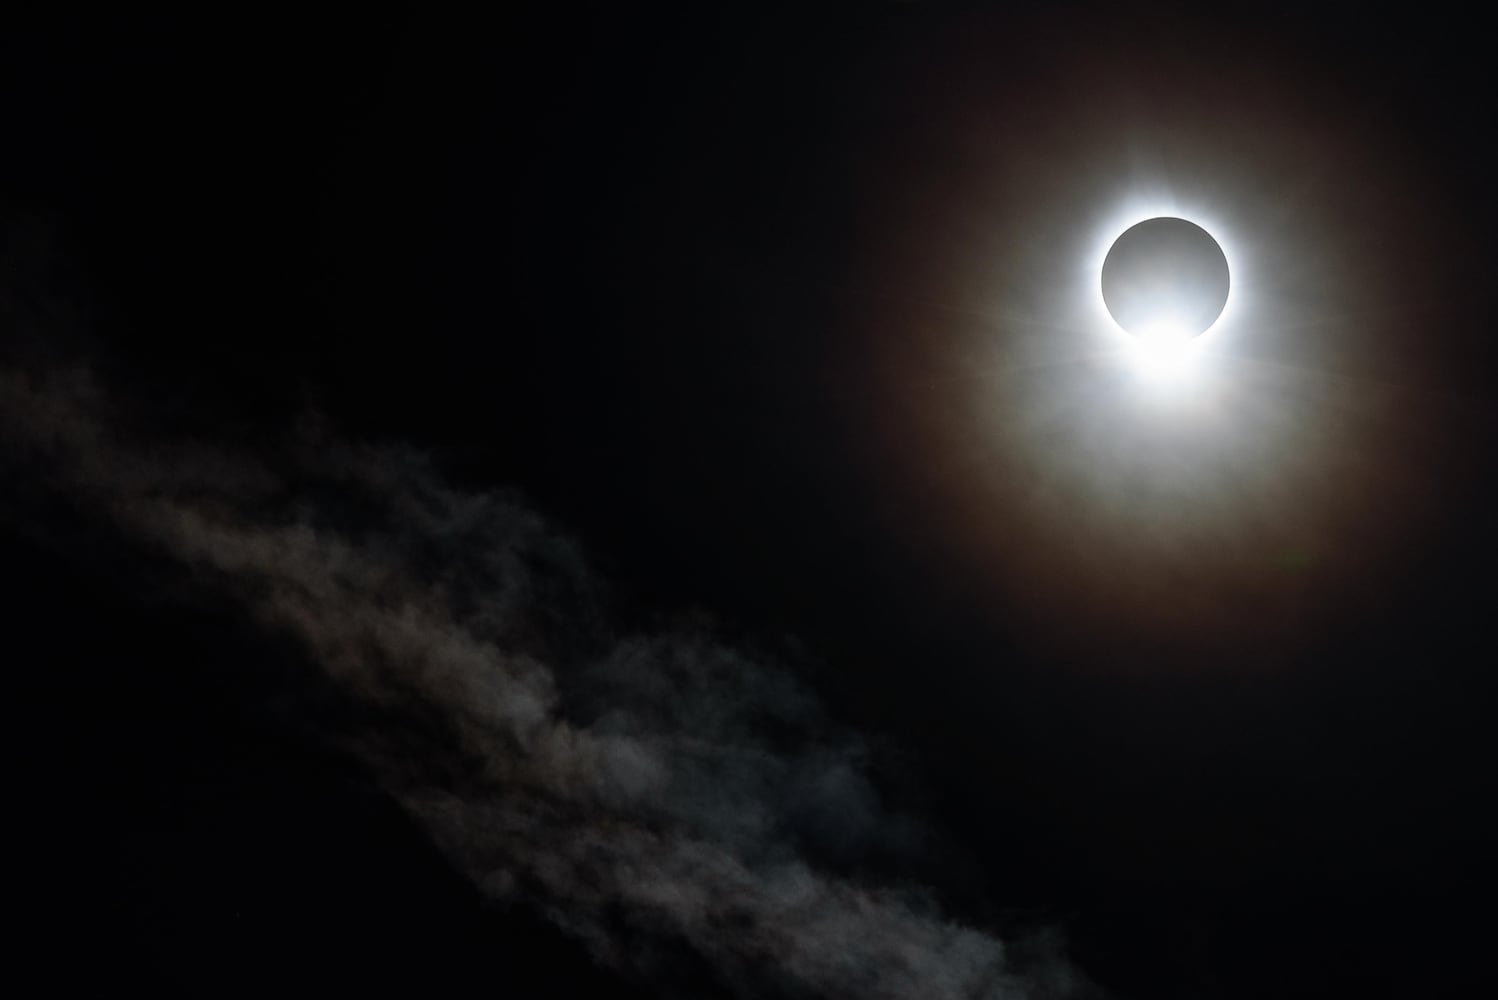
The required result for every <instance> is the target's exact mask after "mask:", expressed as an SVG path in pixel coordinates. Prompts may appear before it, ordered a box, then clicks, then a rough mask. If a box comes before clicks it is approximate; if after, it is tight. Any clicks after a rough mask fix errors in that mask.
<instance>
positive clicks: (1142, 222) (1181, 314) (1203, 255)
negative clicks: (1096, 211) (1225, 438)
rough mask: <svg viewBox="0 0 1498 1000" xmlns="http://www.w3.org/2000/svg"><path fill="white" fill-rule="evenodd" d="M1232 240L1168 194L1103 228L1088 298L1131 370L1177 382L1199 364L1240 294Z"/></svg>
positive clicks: (1140, 204) (1091, 265) (1093, 259)
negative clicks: (1170, 198) (1166, 196)
mask: <svg viewBox="0 0 1498 1000" xmlns="http://www.w3.org/2000/svg"><path fill="white" fill-rule="evenodd" d="M1232 243H1233V240H1232V237H1231V234H1230V233H1228V232H1227V231H1226V227H1225V226H1223V225H1221V223H1219V222H1217V221H1216V220H1214V219H1212V218H1211V216H1210V214H1209V213H1204V212H1201V211H1196V210H1192V209H1191V208H1190V207H1187V206H1181V205H1178V204H1176V203H1174V202H1173V201H1170V200H1167V199H1157V200H1154V201H1152V202H1145V201H1143V200H1139V201H1136V202H1135V203H1134V204H1131V205H1130V206H1128V208H1127V209H1126V210H1125V211H1121V212H1118V213H1114V214H1113V215H1112V217H1110V218H1109V219H1107V220H1106V221H1105V222H1104V223H1103V224H1102V225H1101V226H1100V227H1099V229H1098V232H1097V236H1096V240H1095V243H1094V246H1093V249H1092V253H1091V254H1090V261H1089V266H1088V267H1087V276H1088V282H1089V284H1090V286H1091V288H1090V289H1089V297H1090V298H1091V300H1092V302H1093V304H1094V308H1095V314H1096V322H1097V325H1098V327H1099V328H1100V329H1101V330H1104V331H1106V336H1108V338H1109V339H1111V340H1112V341H1113V342H1114V344H1115V346H1116V347H1117V348H1118V349H1119V353H1120V355H1121V356H1122V357H1124V358H1126V359H1127V360H1128V361H1129V363H1130V366H1131V367H1132V368H1133V369H1135V370H1136V371H1139V372H1141V373H1143V374H1146V375H1149V376H1151V377H1152V378H1158V377H1161V376H1169V377H1170V378H1171V379H1173V380H1174V379H1178V378H1179V377H1180V376H1181V375H1183V374H1185V373H1187V372H1190V371H1193V370H1195V369H1196V368H1198V367H1199V364H1200V356H1201V355H1202V353H1203V351H1204V348H1205V347H1206V345H1207V344H1208V343H1209V342H1210V341H1212V340H1214V339H1216V338H1217V337H1218V336H1219V335H1220V334H1221V332H1222V331H1223V329H1225V328H1226V327H1227V326H1229V324H1230V321H1231V319H1232V318H1233V313H1234V309H1233V305H1234V300H1235V299H1236V298H1239V297H1240V295H1239V293H1238V287H1237V286H1238V285H1239V284H1240V280H1241V275H1240V274H1239V273H1237V269H1236V268H1235V266H1234V265H1235V260H1234V258H1235V256H1236V255H1235V254H1234V253H1233V252H1232V250H1231V249H1230V248H1231V246H1232Z"/></svg>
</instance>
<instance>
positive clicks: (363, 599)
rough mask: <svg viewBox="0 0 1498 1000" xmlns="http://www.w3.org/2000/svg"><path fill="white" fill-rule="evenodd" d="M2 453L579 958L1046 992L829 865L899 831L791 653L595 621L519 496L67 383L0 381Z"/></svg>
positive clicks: (916, 907) (942, 921)
mask: <svg viewBox="0 0 1498 1000" xmlns="http://www.w3.org/2000/svg"><path fill="white" fill-rule="evenodd" d="M0 419H3V426H4V427H5V428H6V430H5V432H4V433H5V436H6V438H7V439H8V440H7V442H6V443H7V450H8V451H9V452H10V455H11V460H12V461H16V462H20V463H23V464H24V465H25V467H26V468H27V469H28V470H29V475H30V476H31V477H32V481H33V483H34V484H36V486H37V488H40V489H43V490H47V491H52V492H54V493H55V494H57V495H58V496H65V497H68V498H70V499H71V500H72V502H74V503H77V504H80V505H83V506H85V507H87V508H89V509H91V510H93V511H95V512H97V513H101V514H103V515H104V516H106V517H108V518H109V519H111V520H112V522H113V523H114V524H116V525H117V526H118V528H119V529H121V530H122V531H124V532H126V533H127V534H129V535H130V536H132V537H135V538H137V539H142V540H146V541H148V542H149V543H151V544H153V545H155V546H157V547H159V548H160V549H161V550H162V551H164V552H166V553H169V554H170V555H171V556H173V557H174V558H175V559H176V560H178V561H180V563H181V564H182V565H183V566H184V567H185V568H186V569H187V570H189V571H190V572H191V573H192V574H193V577H192V578H193V579H194V580H195V581H196V583H197V585H199V586H208V587H212V588H215V589H216V590H217V591H219V592H221V593H223V594H226V595H228V596H230V597H232V598H233V599H235V600H237V601H239V602H242V603H243V605H244V606H245V607H246V609H247V610H248V611H249V612H250V613H251V614H253V615H254V616H255V617H256V618H257V619H258V620H259V621H261V622H262V623H263V624H264V625H265V626H266V627H267V628H268V629H273V630H276V631H277V632H280V633H284V634H289V635H291V636H294V637H295V638H296V639H297V640H299V642H300V643H301V644H302V645H303V646H304V647H305V650H306V652H307V654H308V659H309V660H310V661H311V662H313V663H315V664H316V665H317V666H318V667H319V668H320V669H321V670H322V671H323V672H324V673H325V674H326V675H327V677H329V678H331V679H332V680H333V681H335V682H336V684H337V686H338V689H339V690H340V691H342V692H343V693H344V696H345V698H346V699H347V701H348V702H349V704H350V705H351V706H353V707H355V708H356V709H357V711H356V712H355V713H354V714H355V715H356V716H358V717H360V718H364V719H367V720H368V724H365V725H359V726H356V727H354V728H353V729H351V730H350V731H349V732H348V733H344V734H342V735H343V737H344V738H345V739H346V741H347V742H348V743H349V745H350V746H352V747H353V748H355V749H356V751H357V752H358V753H359V754H360V755H361V757H362V758H363V759H364V760H365V762H366V763H367V764H368V765H369V766H370V767H371V768H372V769H373V770H374V771H375V773H376V774H377V775H378V777H379V778H380V780H381V781H382V783H383V784H384V785H385V787H386V788H387V789H388V790H389V792H390V794H391V795H393V796H394V797H396V798H397V799H398V800H399V801H400V802H401V803H403V805H404V806H405V807H406V808H407V809H408V810H409V811H410V812H411V813H412V814H413V815H414V816H415V817H416V818H417V819H418V820H419V822H420V823H421V824H422V825H423V826H424V828H425V829H426V830H427V832H428V833H429V835H430V836H431V838H432V839H433V841H434V842H435V843H436V844H437V845H438V846H439V847H440V849H441V850H442V851H443V852H444V853H445V854H446V855H447V856H448V857H449V858H450V859H451V860H452V862H453V863H454V864H455V865H456V866H458V867H459V868H461V869H462V870H463V871H464V872H465V873H467V874H468V876H469V877H471V878H472V879H473V880H474V882H475V883H477V884H478V885H479V886H481V887H482V888H483V890H484V891H485V892H486V893H488V894H490V895H491V896H493V897H495V898H497V899H509V900H524V901H526V902H528V903H530V904H532V905H534V906H536V907H538V908H539V909H540V910H541V911H542V912H544V913H546V914H547V915H548V916H549V917H550V918H551V919H552V920H554V921H555V922H556V923H557V924H559V925H560V926H562V927H564V928H565V929H567V930H568V931H570V932H571V933H573V934H575V935H577V936H578V937H579V938H581V939H583V940H585V941H586V942H587V943H588V945H589V946H590V948H591V949H592V950H593V952H594V953H595V955H596V956H597V957H598V958H599V960H600V961H603V962H605V963H609V964H612V965H614V966H617V967H620V968H626V969H629V968H633V969H635V971H637V972H642V971H643V972H648V969H640V968H639V966H640V965H641V963H642V962H646V961H648V960H645V959H642V958H641V955H642V954H645V953H646V951H647V950H642V949H640V948H639V947H638V946H637V945H638V941H639V940H640V938H641V936H642V935H645V936H647V937H650V938H656V939H659V940H661V941H663V942H667V943H669V944H670V945H672V946H676V947H679V946H685V947H689V948H690V949H692V950H694V951H695V952H697V953H698V954H700V955H702V956H704V957H705V958H706V959H708V960H709V961H710V962H711V963H712V964H713V965H714V967H715V968H716V969H717V970H718V971H719V973H720V974H721V976H722V978H723V980H724V982H725V983H727V984H732V985H735V986H737V987H738V988H739V989H741V990H743V991H744V992H745V993H754V992H757V991H763V990H768V991H774V992H783V993H788V994H790V995H798V996H800V995H810V996H824V997H860V998H902V1000H906V998H909V1000H914V998H920V1000H940V998H959V997H960V998H1000V997H1026V998H1029V997H1061V996H1080V995H1084V994H1087V995H1090V990H1091V987H1089V986H1087V985H1086V984H1085V983H1084V982H1083V980H1082V978H1081V977H1080V976H1078V975H1077V974H1076V973H1075V972H1074V971H1073V970H1072V968H1071V967H1070V966H1069V965H1068V964H1067V963H1066V962H1065V961H1063V960H1061V959H1059V958H1050V959H1047V960H1044V961H1041V962H1031V963H1016V962H1015V961H1013V960H1012V957H1011V954H1010V952H1009V950H1008V949H1006V946H1005V944H1004V942H1002V941H1001V940H1000V939H999V938H998V937H997V936H996V935H995V934H993V933H990V932H987V931H985V930H983V929H982V928H979V927H973V926H965V925H964V924H962V923H961V922H959V921H956V920H953V919H950V918H949V917H947V916H945V915H944V914H943V912H942V910H941V908H940V906H939V904H938V903H937V902H936V900H935V898H934V896H933V894H932V893H931V892H929V891H927V890H925V889H923V888H921V887H920V886H919V885H914V884H894V883H889V882H881V881H876V880H874V879H872V878H871V877H868V876H863V875H858V874H856V872H857V871H858V867H857V866H856V865H849V864H841V863H839V861H840V859H843V860H846V859H847V858H850V857H858V856H859V855H860V854H861V853H863V852H869V851H875V852H877V851H886V850H888V849H890V848H891V845H892V844H894V846H896V847H898V845H899V843H901V842H905V841H909V840H910V839H912V838H915V837H917V836H918V833H917V825H916V824H914V823H912V822H911V821H909V820H907V819H905V818H902V817H900V816H898V815H895V814H892V813H891V812H890V811H889V810H888V809H886V807H885V806H884V805H883V804H882V803H881V801H880V797H879V795H878V793H877V791H876V788H875V784H874V782H873V780H872V778H871V775H870V772H869V767H868V765H867V762H866V757H867V752H866V748H865V746H864V744H863V743H862V742H861V741H860V740H859V739H858V738H857V736H856V734H854V733H852V732H850V731H849V730H847V729H846V728H845V727H843V726H840V725H838V724H836V723H835V722H834V721H833V720H831V719H830V718H829V717H828V716H827V714H826V713H825V712H824V710H823V708H822V707H821V706H820V705H819V704H818V702H817V700H816V698H815V697H813V695H812V693H811V692H810V690H809V689H808V688H807V687H806V686H805V685H804V684H803V683H801V682H800V681H799V680H798V678H797V677H796V676H795V674H794V673H793V672H792V671H791V670H790V669H788V668H787V667H785V666H784V665H782V664H778V663H776V662H773V661H772V660H771V659H769V658H767V657H765V656H762V655H758V654H756V653H753V652H750V651H746V650H743V649H738V648H734V647H732V646H730V645H727V644H724V643H723V642H720V641H718V640H716V639H715V638H714V637H713V636H712V634H711V633H710V631H709V630H708V629H706V628H703V627H685V626H683V627H677V628H669V629H666V630H663V631H660V632H657V633H654V634H625V633H620V632H618V631H616V629H615V626H613V625H612V624H611V623H610V621H609V620H608V616H607V615H606V614H605V612H604V611H603V601H602V600H601V597H600V592H599V587H600V584H599V583H598V581H597V580H596V578H595V576H594V575H593V574H592V572H591V571H590V570H589V568H588V567H587V565H586V563H585V561H584V559H583V557H582V555H581V554H580V552H579V550H578V547H577V546H576V545H575V544H574V543H573V542H572V541H571V540H569V539H568V538H566V537H564V536H563V535H561V534H559V533H558V532H557V531H556V530H555V529H554V528H552V527H551V526H550V525H549V524H548V523H547V522H546V521H545V520H544V519H543V518H541V517H540V516H538V515H537V514H535V513H534V512H532V511H531V510H529V509H527V508H526V507H525V506H524V505H523V504H521V503H520V502H518V501H517V500H516V499H515V498H513V497H511V496H509V495H507V494H504V493H498V492H466V491H463V490H459V489H455V488H453V487H451V486H449V485H447V484H446V483H444V481H443V480H442V479H441V478H440V477H439V476H438V475H437V474H436V472H435V471H434V470H433V469H432V468H431V467H430V466H429V465H428V463H426V462H425V461H423V459H422V458H421V457H420V456H419V455H416V454H413V453H410V452H402V451H398V450H391V449H378V448H371V447H361V446H357V445H354V444H351V443H349V442H346V441H342V440H340V439H338V437H337V436H335V435H333V434H330V433H329V432H327V431H325V430H323V431H310V432H308V433H307V434H306V435H305V436H304V437H303V438H302V439H301V440H299V441H297V442H296V443H294V444H290V445H288V446H286V447H284V448H281V449H279V450H276V451H275V452H274V453H273V454H271V453H266V452H264V451H262V452H261V453H259V454H258V455H249V454H245V453H236V452H234V451H233V450H230V449H228V448H227V447H216V446H212V445H204V444H203V443H201V442H199V443H197V444H191V443H187V442H183V441H180V440H179V441H169V440H166V439H165V438H162V437H160V436H157V435H151V434H146V433H144V432H140V431H135V432H131V431H129V430H126V429H125V428H126V426H127V424H129V421H128V420H125V419H123V418H121V417H119V415H118V414H115V413H113V412H112V409H111V405H110V403H109V401H108V400H107V399H106V398H105V396H104V395H103V394H101V393H100V392H98V391H97V389H96V388H95V386H94V385H93V383H92V382H91V381H90V380H89V379H88V378H87V377H86V376H83V375H77V374H75V375H73V376H70V377H67V378H58V377H48V378H45V379H42V380H36V379H30V378H28V377H26V376H25V375H23V374H22V373H20V372H16V371H12V372H9V373H6V374H4V375H3V376H0Z"/></svg>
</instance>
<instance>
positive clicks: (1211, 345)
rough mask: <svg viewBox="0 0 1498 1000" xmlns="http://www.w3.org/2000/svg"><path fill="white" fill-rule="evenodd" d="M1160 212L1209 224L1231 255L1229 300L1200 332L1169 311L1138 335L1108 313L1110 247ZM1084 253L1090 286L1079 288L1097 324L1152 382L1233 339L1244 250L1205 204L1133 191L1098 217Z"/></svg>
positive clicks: (1172, 378)
mask: <svg viewBox="0 0 1498 1000" xmlns="http://www.w3.org/2000/svg"><path fill="white" fill-rule="evenodd" d="M1161 217H1169V218H1179V219H1184V220H1186V221H1187V222H1191V223H1194V224H1196V225H1198V226H1200V227H1201V228H1203V229H1205V230H1206V231H1207V233H1208V234H1210V235H1211V237H1212V238H1213V239H1214V240H1216V242H1217V244H1218V246H1219V247H1221V248H1222V252H1223V255H1224V256H1225V257H1226V258H1227V262H1228V268H1229V272H1230V275H1231V281H1230V283H1229V285H1228V293H1227V301H1226V303H1225V304H1224V305H1223V308H1222V312H1221V314H1220V315H1219V316H1218V317H1217V319H1216V320H1215V321H1214V322H1213V323H1212V324H1211V326H1209V327H1208V328H1207V329H1206V331H1204V332H1202V333H1201V334H1199V335H1197V336H1191V335H1190V331H1189V330H1186V329H1183V328H1182V326H1181V325H1180V324H1177V323H1175V322H1173V321H1172V319H1171V317H1170V316H1169V315H1162V316H1160V317H1159V319H1158V320H1157V321H1156V322H1154V323H1152V324H1151V326H1150V327H1149V328H1148V329H1146V330H1143V331H1141V332H1140V333H1139V334H1138V335H1136V334H1133V333H1129V332H1128V331H1126V330H1124V329H1123V328H1122V327H1121V326H1119V324H1118V322H1117V321H1116V320H1115V319H1114V318H1113V316H1112V314H1111V313H1109V311H1108V306H1107V303H1106V302H1105V301H1104V299H1103V287H1102V280H1101V276H1102V270H1103V262H1104V261H1105V260H1106V259H1107V257H1108V251H1109V250H1110V249H1112V247H1113V245H1114V243H1115V242H1116V241H1117V240H1118V238H1119V237H1120V236H1121V235H1122V234H1123V233H1125V232H1127V231H1128V230H1129V229H1131V228H1133V227H1134V226H1135V225H1137V224H1138V223H1141V222H1145V221H1147V220H1149V219H1156V218H1161ZM1085 256H1086V261H1085V264H1084V265H1083V268H1082V278H1083V280H1084V281H1085V283H1086V288H1085V291H1084V290H1082V289H1079V294H1081V295H1083V296H1084V297H1085V299H1086V301H1087V302H1088V304H1089V310H1088V311H1089V314H1090V316H1091V317H1092V325H1093V326H1094V327H1095V328H1096V329H1097V330H1098V331H1099V333H1100V335H1101V336H1102V337H1103V338H1104V339H1105V340H1106V341H1107V342H1108V343H1110V344H1112V345H1113V347H1114V348H1115V349H1117V351H1118V354H1119V357H1120V358H1121V359H1122V360H1124V361H1125V362H1126V363H1127V365H1128V367H1129V368H1130V369H1132V370H1134V371H1135V372H1137V373H1139V374H1141V375H1143V376H1146V377H1147V378H1148V379H1149V380H1150V381H1151V382H1162V381H1163V382H1179V381H1180V380H1181V379H1182V378H1183V377H1184V376H1187V375H1188V374H1190V373H1192V372H1195V371H1198V370H1199V369H1200V368H1201V367H1202V366H1203V364H1204V363H1205V356H1207V355H1210V354H1212V353H1213V351H1214V349H1215V348H1216V347H1217V346H1218V345H1220V344H1221V343H1222V342H1223V341H1225V340H1228V339H1231V337H1232V335H1233V333H1234V331H1235V329H1236V326H1237V323H1238V319H1239V314H1240V312H1241V308H1240V307H1241V305H1242V303H1241V301H1240V300H1241V299H1242V292H1241V289H1242V288H1243V287H1244V285H1245V282H1246V280H1247V279H1248V277H1249V276H1248V275H1246V274H1245V270H1246V261H1245V255H1244V254H1242V253H1241V252H1240V249H1239V247H1238V246H1237V244H1236V241H1235V240H1234V237H1233V233H1232V230H1231V227H1230V226H1228V225H1227V224H1226V223H1225V221H1224V220H1223V219H1221V218H1219V217H1218V216H1216V215H1215V214H1214V213H1212V212H1211V211H1210V210H1208V209H1206V208H1204V207H1203V206H1201V205H1197V204H1185V203H1183V202H1182V201H1181V200H1179V199H1177V198H1174V197H1171V196H1168V195H1159V196H1153V197H1145V196H1134V197H1131V198H1129V199H1127V201H1126V202H1125V203H1124V204H1123V205H1121V206H1120V207H1119V208H1118V209H1117V210H1115V211H1113V212H1110V213H1107V214H1106V215H1104V216H1103V217H1101V218H1100V219H1099V221H1098V223H1097V226H1096V228H1095V230H1094V235H1093V238H1092V242H1091V244H1090V246H1089V248H1088V252H1087V254H1086V255H1085ZM1162 305H1163V304H1162Z"/></svg>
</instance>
